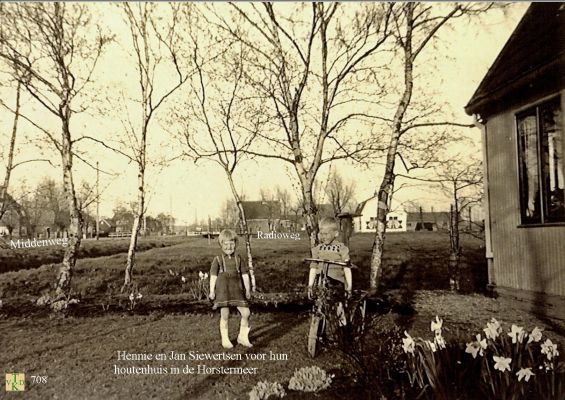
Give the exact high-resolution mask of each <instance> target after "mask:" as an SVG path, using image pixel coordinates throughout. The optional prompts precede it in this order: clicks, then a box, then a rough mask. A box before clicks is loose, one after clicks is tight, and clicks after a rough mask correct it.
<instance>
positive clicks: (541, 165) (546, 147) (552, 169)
mask: <svg viewBox="0 0 565 400" xmlns="http://www.w3.org/2000/svg"><path fill="white" fill-rule="evenodd" d="M516 123H517V130H518V156H519V166H520V168H519V173H520V211H521V219H522V224H547V223H553V222H565V179H564V174H565V168H564V165H563V155H564V153H565V141H564V140H563V136H564V133H563V114H562V111H561V103H560V99H559V98H556V99H553V100H550V101H548V102H546V103H543V104H540V105H538V106H536V107H533V108H530V109H528V110H526V111H524V112H523V113H520V114H518V115H517V116H516Z"/></svg>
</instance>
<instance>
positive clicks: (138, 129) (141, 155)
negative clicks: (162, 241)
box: [121, 3, 191, 291]
mask: <svg viewBox="0 0 565 400" xmlns="http://www.w3.org/2000/svg"><path fill="white" fill-rule="evenodd" d="M121 6H122V9H123V12H124V15H125V19H126V22H127V24H128V28H129V33H130V38H131V44H132V47H133V58H134V60H135V64H136V69H137V73H138V78H139V81H138V82H139V91H140V92H139V97H138V99H137V102H138V103H139V107H140V110H139V111H140V113H139V116H138V123H137V124H136V123H133V122H131V120H130V119H129V118H128V120H127V123H126V124H125V128H126V136H127V138H128V142H127V143H128V144H129V151H126V152H121V153H122V155H125V156H126V157H127V158H128V159H129V160H130V161H132V162H133V163H134V165H136V167H137V201H136V210H135V219H134V222H133V227H132V231H131V239H130V245H129V249H128V256H127V262H126V269H125V276H124V285H123V286H122V291H124V290H125V289H126V288H127V287H129V285H131V283H132V271H133V269H134V266H135V254H136V250H137V242H138V237H139V232H140V230H141V226H142V221H143V216H144V214H145V211H146V206H147V205H146V181H145V178H146V172H147V166H148V160H147V143H148V139H149V133H150V131H151V129H150V128H151V124H152V121H153V120H154V117H155V113H156V111H157V110H158V109H159V108H161V107H162V106H163V104H164V102H165V101H166V100H167V99H168V98H169V97H171V95H173V93H175V92H176V91H177V90H178V89H180V88H181V86H182V85H183V84H184V83H185V82H186V81H187V79H188V77H189V74H188V73H187V72H186V71H184V70H185V68H184V67H183V65H182V64H181V59H182V57H181V35H182V33H183V32H181V23H180V20H181V18H182V17H183V16H186V15H189V14H190V6H191V5H190V4H173V3H170V4H169V7H168V11H169V14H167V13H166V12H164V9H163V7H158V6H159V5H157V4H155V3H131V4H130V3H123V4H122V5H121ZM158 12H162V14H161V15H159V16H158V15H157V13H158ZM163 18H164V19H163ZM165 65H167V66H168V68H169V70H167V69H164V68H165ZM170 74H173V76H175V77H176V79H173V80H172V83H170V84H168V86H167V84H166V83H162V82H163V81H165V82H168V81H170V79H169V75H170ZM165 78H166V79H165Z"/></svg>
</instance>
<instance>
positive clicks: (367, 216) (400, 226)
mask: <svg viewBox="0 0 565 400" xmlns="http://www.w3.org/2000/svg"><path fill="white" fill-rule="evenodd" d="M377 202H378V199H377V196H373V197H371V198H369V199H367V200H365V201H363V202H361V203H359V205H358V206H357V209H356V210H355V217H354V218H353V225H354V228H355V231H356V232H375V227H376V220H377V217H376V216H377ZM386 221H387V226H386V230H387V232H407V231H437V230H447V229H449V213H448V212H445V211H440V212H410V211H405V210H400V211H391V212H389V213H388V214H387V216H386Z"/></svg>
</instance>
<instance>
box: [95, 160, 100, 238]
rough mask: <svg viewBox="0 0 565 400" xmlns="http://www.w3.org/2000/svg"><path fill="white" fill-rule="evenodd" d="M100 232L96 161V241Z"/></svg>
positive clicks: (98, 176) (98, 186)
mask: <svg viewBox="0 0 565 400" xmlns="http://www.w3.org/2000/svg"><path fill="white" fill-rule="evenodd" d="M99 230H100V170H99V169H98V161H96V240H98V239H99V235H98V232H99Z"/></svg>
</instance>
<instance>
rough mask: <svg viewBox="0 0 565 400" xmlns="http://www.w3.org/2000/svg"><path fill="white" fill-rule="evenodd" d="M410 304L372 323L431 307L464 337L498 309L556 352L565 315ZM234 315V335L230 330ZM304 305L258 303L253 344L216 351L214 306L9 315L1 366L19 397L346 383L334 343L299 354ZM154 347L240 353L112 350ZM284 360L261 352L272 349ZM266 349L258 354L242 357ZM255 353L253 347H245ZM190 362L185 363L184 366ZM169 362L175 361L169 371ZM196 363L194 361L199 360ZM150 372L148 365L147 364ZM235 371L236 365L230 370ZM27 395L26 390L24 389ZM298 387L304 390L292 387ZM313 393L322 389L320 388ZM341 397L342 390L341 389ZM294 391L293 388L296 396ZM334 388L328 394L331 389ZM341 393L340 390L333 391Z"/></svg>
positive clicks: (424, 322) (485, 302)
mask: <svg viewBox="0 0 565 400" xmlns="http://www.w3.org/2000/svg"><path fill="white" fill-rule="evenodd" d="M411 300H412V306H413V308H412V313H410V312H406V313H398V312H392V313H388V314H384V315H380V316H379V317H378V325H377V326H378V327H379V329H380V328H383V329H384V327H385V326H392V325H396V326H400V327H402V329H406V330H408V331H409V332H410V333H411V334H412V335H414V336H423V337H429V336H430V335H431V333H430V331H429V329H430V325H429V324H430V320H431V319H432V318H433V317H434V316H435V315H439V316H440V317H441V318H442V319H443V320H444V335H445V336H446V338H448V339H450V338H458V339H459V340H460V341H462V342H464V341H466V340H469V341H470V340H471V339H473V337H474V335H475V334H476V333H479V332H482V328H483V327H484V326H485V324H486V322H488V321H489V320H490V318H492V317H494V318H497V319H498V320H499V321H500V322H502V324H503V328H504V329H505V330H508V329H509V328H510V325H511V324H513V323H515V324H518V325H521V326H523V327H525V328H526V329H528V330H531V329H532V328H533V327H534V326H538V327H540V328H543V329H544V335H545V336H548V337H550V338H551V339H552V340H553V341H554V342H557V343H559V346H560V351H561V352H562V353H563V346H564V345H565V336H563V333H562V332H563V328H564V326H563V324H562V323H559V322H556V321H553V322H552V323H551V324H548V323H547V322H546V321H542V320H540V319H538V318H536V317H535V316H532V315H530V314H528V313H526V312H523V311H520V310H517V309H515V308H513V306H512V304H507V303H504V302H501V301H499V300H496V299H491V298H487V297H484V296H481V295H455V294H451V293H448V292H438V291H435V292H432V291H420V292H416V293H414V295H413V297H412V299H411ZM238 321H239V319H238V318H236V316H234V315H232V317H231V319H230V332H231V335H230V336H231V338H232V341H233V342H235V337H236V336H237V331H238ZM307 327H308V313H307V312H294V313H291V312H256V313H255V314H254V315H253V319H252V333H251V341H252V342H253V343H254V344H255V346H254V347H253V348H252V349H246V348H243V347H241V346H236V347H235V348H234V349H233V350H227V351H224V350H223V348H222V347H221V346H220V342H219V334H218V315H217V314H216V313H214V314H212V313H201V314H187V315H182V314H165V313H164V312H153V313H152V314H150V315H145V316H141V315H128V314H124V315H120V314H109V315H104V316H97V317H83V318H78V317H67V318H59V317H53V318H49V317H39V318H37V317H34V318H14V317H10V318H7V319H4V320H1V321H0V331H1V332H2V333H3V335H2V337H1V338H0V348H2V349H3V351H2V352H1V354H0V365H2V366H3V370H4V371H5V372H6V373H7V372H23V373H25V374H26V385H27V387H26V391H25V393H19V394H18V393H12V394H10V395H11V398H22V399H23V398H25V399H46V398H59V399H73V400H75V399H122V398H139V399H151V398H155V399H164V398H166V399H187V398H188V399H206V400H208V399H247V398H248V396H247V393H248V392H249V391H250V390H251V388H252V387H253V386H254V385H255V384H256V383H257V382H259V381H262V380H269V381H271V382H272V381H278V382H280V383H282V384H283V385H286V384H287V383H288V380H289V379H290V377H291V376H292V374H293V373H294V371H295V369H297V368H300V367H304V366H312V365H318V366H320V367H322V368H324V369H325V370H326V371H329V372H332V373H335V374H336V379H337V380H340V379H341V384H345V385H347V384H350V383H351V382H349V381H347V379H350V378H347V377H343V375H344V373H346V372H347V363H345V362H344V361H343V360H342V359H341V358H340V357H339V356H338V354H337V353H335V352H333V353H332V352H329V351H328V352H324V353H322V354H321V355H320V356H319V357H317V358H316V359H314V360H312V359H310V358H309V356H308V355H307V353H306V351H305V349H306V332H307ZM119 351H124V352H127V353H130V354H138V355H139V354H157V353H164V354H166V355H167V357H168V356H169V354H170V353H171V352H175V353H177V354H178V353H183V354H187V357H188V355H189V354H190V352H191V351H192V352H193V354H200V355H202V356H203V357H206V354H216V353H219V354H222V353H225V354H228V355H232V356H236V357H241V360H225V361H212V360H200V361H198V360H190V359H187V360H164V361H159V360H151V361H142V360H137V361H127V360H121V361H119V360H118V352H119ZM271 353H273V354H278V355H279V356H278V358H287V359H286V360H277V361H275V360H269V358H270V354H271ZM246 354H247V355H249V356H252V355H258V354H259V355H260V354H265V357H266V359H265V360H246ZM253 357H255V356H253ZM198 365H205V366H206V367H207V368H210V367H216V368H217V367H224V368H237V367H240V368H249V369H253V368H256V370H248V371H247V372H252V373H243V372H244V371H239V372H240V373H238V374H231V375H230V374H211V373H210V372H211V371H210V370H207V371H206V372H205V373H200V374H199V373H198ZM134 366H135V367H147V366H151V367H153V368H158V367H162V368H167V370H168V371H167V372H169V373H167V374H157V373H153V374H138V375H131V374H130V375H126V374H123V373H121V372H123V368H126V367H134ZM185 366H188V367H192V368H194V369H195V370H194V372H193V373H188V374H185V373H183V367H185ZM171 367H177V368H179V369H180V373H179V374H171V373H170V372H171V370H170V368H171ZM201 368H202V367H201ZM153 372H156V371H153ZM236 372H237V371H236ZM32 375H39V376H47V377H48V378H47V383H45V384H38V383H35V384H34V383H32V378H31V376H32ZM24 395H25V396H24ZM300 396H302V395H300ZM319 396H321V397H315V396H314V397H299V398H301V399H302V398H328V397H326V393H322V394H320V395H319ZM346 397H347V396H346ZM291 398H297V397H296V394H295V396H294V397H292V396H291ZM332 398H334V397H332ZM335 398H339V397H335Z"/></svg>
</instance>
